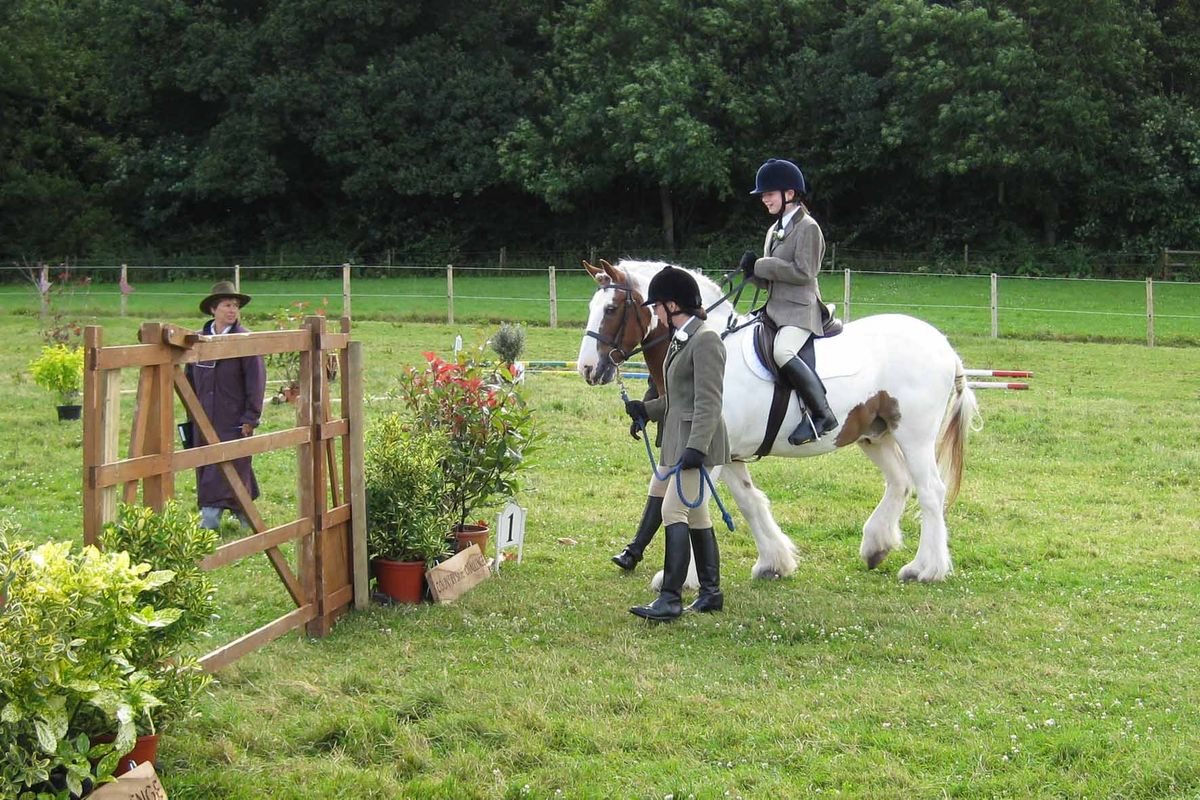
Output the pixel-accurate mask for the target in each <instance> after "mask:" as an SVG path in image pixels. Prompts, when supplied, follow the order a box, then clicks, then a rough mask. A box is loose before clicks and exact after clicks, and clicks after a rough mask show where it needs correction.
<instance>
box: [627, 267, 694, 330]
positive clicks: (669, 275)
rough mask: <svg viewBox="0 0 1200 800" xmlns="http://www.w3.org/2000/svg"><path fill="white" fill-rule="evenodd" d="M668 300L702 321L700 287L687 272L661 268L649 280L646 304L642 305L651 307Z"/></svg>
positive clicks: (672, 268) (673, 268)
mask: <svg viewBox="0 0 1200 800" xmlns="http://www.w3.org/2000/svg"><path fill="white" fill-rule="evenodd" d="M668 300H674V301H675V302H676V303H678V304H679V307H680V308H682V309H683V310H685V311H687V312H688V313H690V314H695V315H696V316H698V317H700V319H704V308H703V306H704V301H703V300H701V299H700V286H699V284H697V283H696V279H695V278H693V277H692V275H691V273H689V272H688V271H687V270H682V269H676V268H675V267H672V266H670V265H668V266H666V267H663V268H662V270H660V271H659V273H658V274H657V275H655V276H654V277H653V278H651V279H650V288H649V289H648V290H647V291H646V302H645V303H642V305H644V306H651V305H654V304H655V303H665V302H667V301H668Z"/></svg>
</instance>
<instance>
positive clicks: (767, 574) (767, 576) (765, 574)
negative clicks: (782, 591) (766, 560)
mask: <svg viewBox="0 0 1200 800" xmlns="http://www.w3.org/2000/svg"><path fill="white" fill-rule="evenodd" d="M753 577H754V578H756V579H758V580H760V581H777V580H779V579H780V578H782V577H783V575H781V574H780V573H779V571H778V570H774V569H764V570H763V571H762V572H760V573H758V574H757V575H754V576H753Z"/></svg>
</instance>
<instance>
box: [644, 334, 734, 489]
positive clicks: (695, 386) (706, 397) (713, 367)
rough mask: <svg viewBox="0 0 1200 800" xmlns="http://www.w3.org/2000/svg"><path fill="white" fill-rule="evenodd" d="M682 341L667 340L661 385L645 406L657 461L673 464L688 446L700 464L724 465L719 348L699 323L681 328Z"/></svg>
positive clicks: (721, 353) (725, 448)
mask: <svg viewBox="0 0 1200 800" xmlns="http://www.w3.org/2000/svg"><path fill="white" fill-rule="evenodd" d="M683 331H684V332H685V333H686V334H687V337H686V338H685V339H683V340H682V341H681V340H680V339H679V338H675V339H672V340H671V345H670V346H669V347H668V348H667V358H666V362H665V365H664V368H663V372H664V375H663V382H664V383H665V384H666V386H665V387H663V391H662V392H661V394H660V395H659V397H657V398H655V399H654V400H650V401H648V402H647V403H646V413H647V415H649V417H650V419H652V420H654V421H655V422H660V423H662V424H661V428H660V430H661V432H662V447H661V449H660V450H659V463H660V464H661V465H663V466H674V465H675V464H676V463H678V461H679V458H680V456H682V455H683V451H684V450H685V449H686V448H688V447H692V448H695V449H696V450H699V451H700V452H702V453H704V466H706V467H714V466H718V465H720V464H725V463H728V462H729V434H728V433H727V432H726V430H725V419H724V417H722V416H721V396H722V391H723V387H724V384H725V344H724V343H723V342H722V341H721V337H720V336H719V335H718V334H717V332H716V331H715V330H713V329H712V328H710V327H709V326H708V325H707V324H706V323H705V322H704V321H703V320H700V319H692V320H691V321H690V322H688V323H687V325H685V326H684V328H683Z"/></svg>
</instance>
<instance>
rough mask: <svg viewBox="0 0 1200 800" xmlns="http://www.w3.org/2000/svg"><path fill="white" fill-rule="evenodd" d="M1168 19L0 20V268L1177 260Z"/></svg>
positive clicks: (744, 2) (262, 7)
mask: <svg viewBox="0 0 1200 800" xmlns="http://www.w3.org/2000/svg"><path fill="white" fill-rule="evenodd" d="M1197 31H1200V9H1198V8H1197V7H1196V6H1195V5H1194V4H1193V3H1191V2H1189V1H1188V0H1060V1H1059V2H1054V3H1047V2H1036V1H1035V0H974V1H971V2H947V3H936V4H934V3H926V2H923V0H854V2H850V3H833V2H829V0H772V1H771V2H765V0H713V2H709V3H705V4H703V6H702V7H699V8H698V7H696V6H695V4H692V3H687V2H683V1H682V0H656V2H648V0H552V1H551V2H544V3H536V4H533V3H522V2H518V1H517V0H497V2H491V3H472V2H467V1H466V0H443V1H442V2H439V3H432V2H427V1H425V0H414V1H413V2H406V3H391V2H385V0H339V2H323V1H318V0H206V2H199V3H189V2H184V1H183V0H140V1H139V2H123V1H122V2H117V1H116V0H79V1H78V2H73V3H44V2H41V0H11V2H8V3H5V4H4V5H3V7H0V104H2V105H3V108H4V114H3V116H0V255H4V256H6V257H11V258H17V259H19V258H22V257H24V258H43V259H61V258H78V257H89V256H90V257H102V256H104V255H106V254H117V253H120V254H121V255H122V256H123V257H124V258H125V259H126V260H130V259H132V258H133V256H135V255H137V254H138V253H142V254H144V256H145V258H146V259H149V258H152V257H156V256H157V257H161V256H166V255H170V254H173V253H179V252H186V253H193V254H205V255H210V256H213V255H215V256H221V257H226V258H233V257H256V256H257V257H259V258H264V259H265V258H281V259H282V258H287V257H290V256H296V255H302V256H303V257H304V258H306V259H308V260H331V261H334V263H337V262H340V261H341V260H344V259H346V258H356V259H358V260H362V261H372V260H380V261H381V260H383V254H384V253H389V252H393V251H396V250H399V251H402V252H404V253H406V254H408V255H409V256H410V257H412V258H415V259H418V260H420V259H424V260H426V261H427V262H429V263H445V261H444V259H445V258H448V257H451V258H452V257H454V255H455V254H456V253H459V252H462V251H464V250H481V249H487V248H497V247H500V246H503V245H507V246H510V247H525V248H534V247H552V246H561V245H562V244H563V243H568V242H569V243H572V244H574V245H576V246H580V245H583V244H593V245H599V246H604V245H609V246H614V245H617V244H619V245H621V246H625V247H629V246H639V247H640V246H643V245H649V244H650V243H654V244H660V245H661V244H663V243H665V244H666V245H667V246H668V247H677V246H687V247H696V246H705V245H707V244H712V243H719V242H722V241H728V240H737V241H739V242H740V244H739V245H738V248H741V247H742V246H743V245H744V243H745V242H746V241H747V240H753V238H755V237H756V236H757V235H758V234H759V232H760V231H761V229H762V228H763V227H764V224H765V218H764V215H763V213H762V210H761V207H760V206H759V205H758V204H757V203H755V202H754V201H753V200H751V199H749V198H747V197H746V191H747V189H748V188H749V187H750V185H751V184H752V179H753V172H754V168H755V167H756V166H757V164H758V163H759V162H761V161H762V160H763V159H765V158H767V157H770V156H788V157H792V158H795V159H797V160H798V161H799V163H800V164H801V166H802V167H803V168H804V169H805V171H806V174H807V176H808V177H809V178H810V181H811V184H812V197H811V199H812V205H813V209H814V212H815V213H816V215H817V216H818V218H819V220H820V221H821V223H822V225H823V226H824V227H825V230H826V234H827V237H828V238H830V239H833V240H836V241H840V242H844V243H854V244H856V245H857V246H886V247H889V248H892V249H896V250H904V251H931V250H933V251H936V250H943V251H954V250H955V249H961V247H962V245H963V244H969V245H971V246H972V247H1028V246H1032V245H1037V246H1047V245H1062V244H1070V245H1072V246H1076V247H1084V248H1103V249H1124V250H1139V251H1146V250H1149V249H1151V248H1154V247H1159V246H1171V247H1177V248H1185V249H1187V248H1191V249H1194V246H1195V245H1196V244H1197V242H1198V241H1200V148H1198V147H1197V142H1198V141H1200V98H1198V95H1197V92H1198V91H1200V88H1198V87H1200V33H1197Z"/></svg>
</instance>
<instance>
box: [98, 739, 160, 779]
mask: <svg viewBox="0 0 1200 800" xmlns="http://www.w3.org/2000/svg"><path fill="white" fill-rule="evenodd" d="M158 736H159V735H158V734H157V733H147V734H143V735H142V736H139V737H137V741H136V742H134V744H133V749H132V750H130V751H129V752H128V753H126V754H125V755H123V756H121V760H120V761H118V762H117V768H116V769H115V770H113V775H114V776H121V775H124V774H125V773H126V772H129V770H131V769H133V768H134V767H136V766H137V765H138V764H145V763H146V762H147V761H149V762H150V763H151V764H153V763H154V762H155V761H157V760H158ZM116 738H117V737H116V736H114V735H112V734H108V735H106V736H97V737H96V743H97V744H107V743H109V742H113V741H115V740H116Z"/></svg>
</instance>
